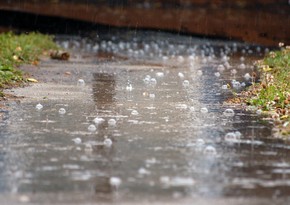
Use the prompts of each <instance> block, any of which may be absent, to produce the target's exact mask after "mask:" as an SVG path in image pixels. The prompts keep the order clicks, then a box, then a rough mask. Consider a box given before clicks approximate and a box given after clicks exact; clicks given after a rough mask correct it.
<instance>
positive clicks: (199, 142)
mask: <svg viewBox="0 0 290 205" xmlns="http://www.w3.org/2000/svg"><path fill="white" fill-rule="evenodd" d="M204 144H205V142H204V140H203V139H197V140H196V145H197V146H202V145H204Z"/></svg>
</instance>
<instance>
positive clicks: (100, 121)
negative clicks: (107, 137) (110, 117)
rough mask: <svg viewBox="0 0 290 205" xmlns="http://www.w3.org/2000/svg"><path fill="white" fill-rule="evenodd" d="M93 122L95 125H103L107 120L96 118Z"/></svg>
mask: <svg viewBox="0 0 290 205" xmlns="http://www.w3.org/2000/svg"><path fill="white" fill-rule="evenodd" d="M93 121H94V123H95V124H101V123H103V122H104V121H105V120H104V119H103V118H101V117H96V118H95V119H94V120H93Z"/></svg>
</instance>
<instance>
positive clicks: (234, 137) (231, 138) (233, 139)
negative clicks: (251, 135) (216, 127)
mask: <svg viewBox="0 0 290 205" xmlns="http://www.w3.org/2000/svg"><path fill="white" fill-rule="evenodd" d="M224 139H225V141H226V142H229V143H238V142H240V135H239V134H238V133H236V132H229V133H227V134H226V135H225V137H224Z"/></svg>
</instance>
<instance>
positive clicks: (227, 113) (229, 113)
mask: <svg viewBox="0 0 290 205" xmlns="http://www.w3.org/2000/svg"><path fill="white" fill-rule="evenodd" d="M223 115H224V116H226V117H233V116H234V115H235V111H234V110H233V109H230V108H228V109H226V110H225V111H224V112H223Z"/></svg>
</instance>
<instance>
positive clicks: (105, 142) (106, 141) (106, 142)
mask: <svg viewBox="0 0 290 205" xmlns="http://www.w3.org/2000/svg"><path fill="white" fill-rule="evenodd" d="M103 144H104V145H105V146H106V147H111V146H112V144H113V142H112V140H111V139H109V138H107V139H105V140H104V142H103Z"/></svg>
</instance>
